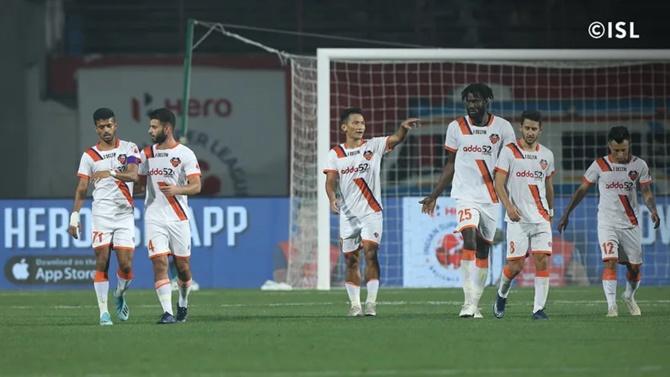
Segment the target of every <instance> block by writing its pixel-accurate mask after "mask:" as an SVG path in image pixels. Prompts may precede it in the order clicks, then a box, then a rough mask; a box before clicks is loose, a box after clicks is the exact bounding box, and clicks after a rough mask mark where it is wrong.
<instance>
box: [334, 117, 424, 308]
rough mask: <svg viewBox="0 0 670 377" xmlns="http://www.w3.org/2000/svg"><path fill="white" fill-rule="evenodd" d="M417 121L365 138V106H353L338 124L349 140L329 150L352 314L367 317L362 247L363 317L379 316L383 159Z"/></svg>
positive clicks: (335, 204) (407, 122)
mask: <svg viewBox="0 0 670 377" xmlns="http://www.w3.org/2000/svg"><path fill="white" fill-rule="evenodd" d="M418 124H419V119H416V118H410V119H407V120H405V121H403V122H402V123H401V124H400V127H399V128H398V130H397V131H396V132H395V133H394V134H393V135H391V136H385V137H373V138H372V139H369V140H365V139H363V133H364V132H365V118H364V116H363V112H362V110H361V109H358V108H349V109H346V110H344V111H343V112H342V114H341V116H340V128H341V129H342V131H343V132H344V133H345V135H346V141H345V142H344V143H343V144H339V145H337V146H335V147H334V148H333V149H331V150H330V151H329V152H328V162H327V165H326V167H325V169H324V170H323V172H324V173H325V174H326V194H327V195H328V200H329V201H330V209H331V210H332V211H333V212H335V213H339V215H340V216H339V217H340V245H341V248H342V252H343V253H344V258H345V261H346V279H345V287H346V289H347V295H348V296H349V301H350V302H351V307H350V309H349V316H352V317H358V316H361V315H363V310H362V308H361V299H360V285H361V276H360V271H359V252H360V250H361V248H362V249H363V252H364V254H365V280H366V281H367V290H368V295H367V299H366V302H365V315H366V316H376V315H377V311H376V305H377V304H376V303H377V292H378V289H379V278H380V272H379V260H378V258H377V251H378V249H379V243H380V242H381V239H382V206H381V178H380V171H381V161H382V157H383V156H384V154H386V153H388V152H390V151H391V150H393V148H394V147H395V146H396V145H397V144H399V143H401V142H402V141H403V140H405V137H406V136H407V133H408V132H409V130H410V129H411V128H412V127H414V126H417V125H418ZM338 189H339V192H340V194H341V197H340V198H339V199H338V197H337V192H338Z"/></svg>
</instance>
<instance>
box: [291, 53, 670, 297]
mask: <svg viewBox="0 0 670 377" xmlns="http://www.w3.org/2000/svg"><path fill="white" fill-rule="evenodd" d="M337 62H341V63H342V64H343V65H345V66H347V64H349V63H352V64H354V65H356V64H367V63H370V64H387V63H388V64H416V65H417V66H418V65H422V64H424V63H427V64H428V65H430V64H431V63H444V62H447V63H463V64H470V63H472V64H482V65H489V67H490V65H502V66H507V65H512V66H520V67H523V66H528V65H530V66H533V67H538V66H539V67H543V65H546V66H547V67H549V68H555V67H565V68H568V69H575V70H579V69H581V68H582V66H584V67H609V66H627V65H636V64H640V63H641V62H644V63H654V62H670V50H558V49H538V50H524V49H339V48H333V49H330V48H328V49H318V51H317V58H316V70H317V75H316V76H317V85H316V86H317V96H316V97H317V105H316V107H317V110H316V117H317V143H316V147H317V150H316V168H317V172H316V173H317V180H316V183H317V188H316V190H317V195H316V212H317V216H316V218H317V226H316V233H317V234H316V238H317V242H316V244H317V256H316V262H317V269H316V271H317V278H316V282H315V283H316V284H315V288H317V289H330V286H331V267H332V266H331V258H332V255H331V254H332V243H333V242H332V233H333V232H332V231H331V228H332V227H331V215H330V210H329V202H328V198H327V196H326V195H325V191H324V187H325V181H326V178H325V175H324V174H322V173H321V170H322V169H323V166H325V162H326V159H327V154H328V151H329V149H330V148H331V146H332V144H333V141H332V140H331V134H332V131H333V127H335V126H336V125H335V124H334V123H336V122H334V117H335V116H336V115H335V114H334V111H333V110H334V108H333V106H332V104H331V97H332V96H333V93H332V83H331V79H332V78H333V73H332V70H333V65H334V63H337ZM346 69H347V68H345V70H346ZM352 69H355V68H352ZM360 69H361V70H366V69H368V68H360ZM376 69H377V68H374V67H373V68H369V71H370V72H372V71H375V70H376ZM482 69H486V67H483V68H482ZM489 69H490V68H489ZM393 74H395V72H394V73H393ZM393 74H391V75H389V76H393ZM414 74H416V73H411V74H410V75H414ZM431 74H432V72H431ZM552 74H553V73H548V75H552ZM603 74H609V71H605V72H604V73H603ZM346 75H347V76H348V73H347V74H346ZM352 75H355V74H352ZM382 75H383V74H382ZM598 75H599V73H596V74H594V76H598ZM466 76H467V75H466ZM474 76H476V75H474ZM664 77H665V76H664ZM382 79H383V78H382ZM577 79H579V78H577ZM589 79H590V78H589ZM352 80H355V79H352ZM552 80H553V78H552ZM606 80H607V79H606ZM460 81H462V80H460ZM482 81H485V80H482ZM381 85H384V84H381ZM389 85H393V83H390V84H389ZM559 85H560V84H559ZM584 85H586V84H584ZM605 85H609V84H605ZM616 85H619V84H616ZM559 89H560V88H559ZM370 90H371V91H374V90H376V89H375V88H373V89H370ZM388 90H389V91H393V88H388ZM659 94H660V93H659ZM669 94H670V93H669ZM382 101H383V99H382ZM585 102H586V101H585ZM365 110H366V109H364V111H365ZM602 110H603V111H605V110H606V109H602ZM493 112H494V113H495V111H493ZM414 115H418V114H414ZM509 120H510V121H511V122H512V123H513V124H514V122H513V121H512V119H509ZM396 126H397V124H396ZM366 135H367V131H366ZM370 136H381V135H370ZM540 141H541V142H542V140H540ZM594 157H596V156H589V157H585V158H594ZM440 168H441V167H440ZM557 169H558V170H561V168H560V166H557ZM575 170H577V169H575ZM384 190H385V184H384V183H382V192H383V191H384ZM561 194H564V195H566V194H568V193H566V192H563V193H561ZM385 221H386V219H385ZM385 235H386V233H385ZM382 243H383V241H382ZM298 252H311V251H310V250H303V251H298ZM289 268H290V267H289Z"/></svg>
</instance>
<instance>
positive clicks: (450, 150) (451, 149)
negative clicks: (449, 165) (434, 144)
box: [444, 145, 458, 153]
mask: <svg viewBox="0 0 670 377" xmlns="http://www.w3.org/2000/svg"><path fill="white" fill-rule="evenodd" d="M444 149H446V150H448V151H449V152H451V153H456V152H458V149H456V148H449V147H447V146H446V145H445V146H444Z"/></svg>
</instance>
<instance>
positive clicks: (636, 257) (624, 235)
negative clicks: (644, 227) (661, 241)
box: [598, 226, 642, 264]
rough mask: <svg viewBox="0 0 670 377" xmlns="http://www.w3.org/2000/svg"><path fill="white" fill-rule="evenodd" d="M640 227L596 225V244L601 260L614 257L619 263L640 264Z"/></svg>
mask: <svg viewBox="0 0 670 377" xmlns="http://www.w3.org/2000/svg"><path fill="white" fill-rule="evenodd" d="M641 237H642V236H641V231H640V227H639V226H636V227H633V228H624V229H616V228H604V227H600V226H599V227H598V244H599V245H600V255H601V256H602V258H603V261H606V260H611V259H615V260H617V261H618V262H620V263H626V262H628V263H632V264H642V242H641Z"/></svg>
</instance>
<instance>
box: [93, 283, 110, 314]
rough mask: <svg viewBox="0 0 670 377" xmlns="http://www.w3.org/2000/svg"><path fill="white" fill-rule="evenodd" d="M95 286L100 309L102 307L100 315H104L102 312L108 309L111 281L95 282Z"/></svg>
mask: <svg viewBox="0 0 670 377" xmlns="http://www.w3.org/2000/svg"><path fill="white" fill-rule="evenodd" d="M93 288H94V289H95V296H96V297H97V298H98V309H100V315H102V313H106V312H107V311H108V309H107V294H108V293H109V281H108V280H105V281H96V282H93Z"/></svg>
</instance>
